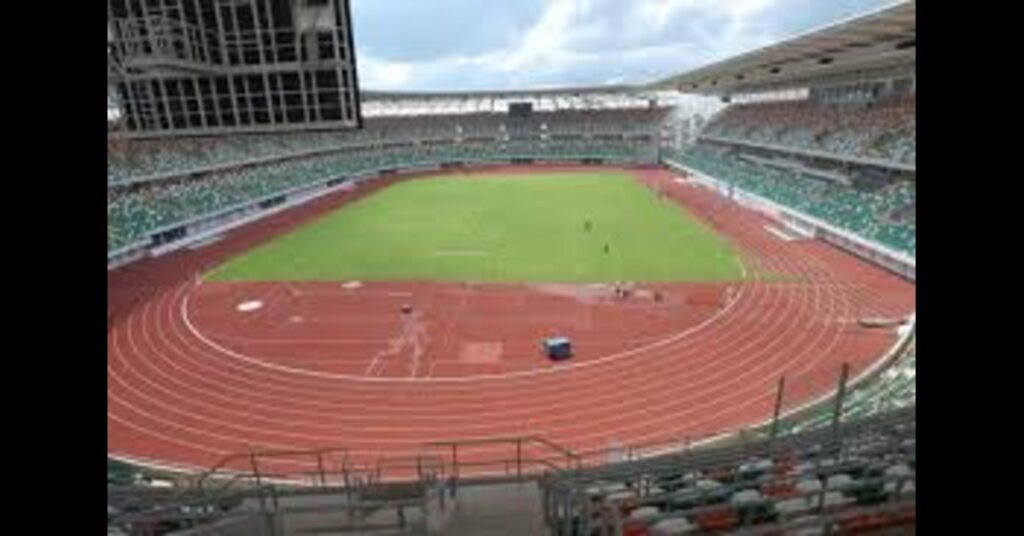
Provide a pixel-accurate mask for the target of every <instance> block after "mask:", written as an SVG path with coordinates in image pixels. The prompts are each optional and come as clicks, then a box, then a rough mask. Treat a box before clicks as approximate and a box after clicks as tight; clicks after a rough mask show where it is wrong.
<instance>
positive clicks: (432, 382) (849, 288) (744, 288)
mask: <svg viewBox="0 0 1024 536" xmlns="http://www.w3.org/2000/svg"><path fill="white" fill-rule="evenodd" d="M531 169H536V168H531ZM633 173H634V175H635V176H636V177H637V180H640V181H644V182H646V183H649V184H656V185H660V187H661V188H662V189H664V190H665V191H666V193H667V195H668V196H669V198H671V199H672V200H675V201H676V202H678V203H680V204H681V205H684V206H685V207H687V209H688V210H689V211H690V212H691V213H693V214H695V215H697V216H698V217H700V218H702V219H703V220H704V221H705V222H706V223H708V224H709V225H711V226H713V227H715V228H716V229H717V230H718V231H719V232H720V233H721V234H723V235H724V236H726V237H727V238H729V239H730V240H732V242H733V243H734V244H735V246H736V247H737V248H739V249H740V250H741V251H742V256H743V259H744V264H745V268H746V271H747V278H746V279H745V280H744V281H742V282H737V283H735V284H734V285H733V286H734V291H735V293H734V299H733V300H732V301H731V302H730V303H729V304H728V305H725V306H724V308H716V309H715V310H714V311H710V310H709V311H704V312H701V313H700V314H694V315H691V316H690V317H685V315H681V318H683V319H682V320H680V321H679V322H677V323H672V322H663V323H661V324H658V326H657V329H654V328H651V322H650V319H649V318H650V317H649V316H648V315H634V314H633V312H631V310H630V309H628V307H629V306H628V305H622V306H621V307H620V308H619V310H618V311H617V312H615V311H612V312H608V309H609V307H612V308H613V309H614V306H609V305H608V304H602V305H601V306H600V307H602V308H603V309H602V310H603V311H605V312H606V315H608V316H607V318H608V319H607V320H606V321H605V323H604V324H601V325H599V326H597V328H595V329H593V330H591V331H585V330H584V331H583V332H582V334H581V335H576V336H575V338H576V344H577V345H579V346H580V347H587V343H588V339H587V336H590V337H591V339H592V340H593V341H594V342H595V345H596V347H597V348H599V349H600V350H599V351H592V352H591V353H592V354H594V355H591V356H589V359H582V360H580V361H578V362H576V363H574V364H573V365H572V366H568V367H555V368H549V369H544V370H534V369H532V368H529V369H528V368H523V367H517V368H514V370H512V372H513V373H512V374H502V373H503V372H509V370H510V369H498V370H497V372H498V373H497V374H482V375H476V376H473V375H462V376H460V372H459V370H460V369H459V368H458V367H454V368H451V367H449V369H447V372H445V373H442V374H434V375H430V374H429V373H430V372H431V370H428V369H431V368H432V367H426V366H425V368H420V369H418V371H414V373H413V374H411V375H403V374H402V373H400V372H399V371H398V369H397V368H392V369H390V372H387V373H384V374H369V375H360V374H357V373H352V371H356V370H359V371H366V372H368V373H369V372H375V371H374V370H373V369H372V368H366V364H367V363H368V362H369V359H370V357H369V356H370V355H371V354H369V353H367V352H366V348H365V347H361V346H357V347H356V348H358V351H359V352H358V353H359V355H360V356H364V357H362V359H363V361H362V362H359V361H356V362H355V363H356V365H355V366H353V367H350V368H348V369H346V368H344V367H342V368H340V369H339V368H330V367H318V366H317V365H316V362H315V360H311V361H299V362H298V363H299V365H298V366H288V364H287V363H286V362H282V361H280V360H278V361H274V360H272V359H269V358H266V359H265V358H264V357H267V356H258V355H257V357H258V359H249V358H248V357H250V356H252V355H256V354H259V352H260V351H261V348H262V347H260V345H252V344H247V343H245V342H242V343H239V344H237V345H235V346H233V347H230V348H229V347H226V346H225V345H224V344H220V343H224V342H226V341H227V340H228V339H229V338H230V337H224V334H223V333H221V334H220V335H221V338H220V339H218V341H219V342H215V341H214V338H216V337H213V336H206V335H204V332H206V331H210V332H213V331H218V330H219V331H223V330H226V329H238V330H241V329H242V327H241V325H240V324H239V325H238V326H230V325H223V324H215V325H214V324H210V321H209V319H207V321H206V324H203V325H202V326H200V327H197V322H198V320H199V319H201V318H202V317H203V309H202V308H199V309H196V306H195V304H196V303H201V302H202V292H203V291H204V287H206V286H207V285H208V283H201V284H200V283H199V282H198V279H197V277H196V276H197V274H199V273H202V272H203V271H204V270H206V269H208V268H210V267H211V266H212V265H214V264H216V263H218V262H221V261H222V260H224V259H226V258H228V257H230V256H232V255H235V254H238V253H240V252H242V251H245V250H246V249H249V248H251V247H253V246H254V245H256V244H258V243H260V242H261V241H264V240H266V239H268V238H269V237H272V236H275V235H277V234H279V233H281V232H283V231H286V230H288V229H291V228H294V227H295V226H296V225H298V224H301V223H302V222H305V221H309V220H311V219H313V218H315V217H317V216H318V215H320V214H323V213H324V212H326V211H329V210H332V209H334V208H336V207H338V206H340V205H342V204H344V203H347V202H351V201H352V200H353V199H355V198H358V197H360V196H362V195H366V194H367V193H368V192H371V191H373V190H375V189H377V188H380V187H383V186H386V185H387V184H388V183H389V182H391V181H392V180H395V179H389V180H382V181H378V182H377V183H376V184H374V185H372V186H369V187H364V188H362V189H360V190H358V191H356V192H345V193H339V194H332V195H331V196H328V197H326V198H322V199H319V200H316V201H314V202H312V203H310V204H308V205H306V206H303V207H300V208H297V209H292V210H290V211H286V212H284V213H281V214H278V215H276V216H274V217H271V218H268V219H266V220H263V221H261V222H258V223H255V224H252V225H249V226H246V227H243V228H241V229H236V230H235V231H232V232H231V233H230V234H229V235H228V236H226V237H225V238H224V239H222V240H220V241H218V242H216V243H214V244H212V245H209V246H206V247H204V248H201V249H196V250H183V251H180V252H176V253H173V254H170V255H168V256H166V257H163V258H159V259H150V260H145V261H142V262H139V263H136V264H132V265H129V266H127V267H123V268H121V269H119V270H116V271H113V272H111V273H110V274H109V276H108V319H109V322H108V358H107V377H108V382H107V383H108V387H107V404H108V419H107V422H108V432H107V437H108V452H109V453H110V454H111V455H114V456H120V457H125V458H131V459H134V460H136V461H147V462H151V463H159V464H166V465H174V466H181V467H191V468H201V467H209V466H211V465H213V464H214V463H216V462H217V461H218V460H219V459H220V458H221V457H223V456H224V455H226V454H230V453H238V452H246V451H248V450H250V449H309V448H324V447H338V446H344V447H347V448H348V449H350V451H351V452H352V454H353V456H354V458H355V459H356V460H357V461H362V462H370V461H372V460H374V459H377V458H378V457H379V456H403V455H414V454H417V453H420V452H423V449H422V447H421V445H422V444H423V443H425V442H429V441H436V440H455V439H463V438H480V437H495V436H506V437H507V436H516V435H539V436H542V437H545V438H547V439H549V440H551V441H554V442H556V443H558V444H561V445H564V446H566V447H569V448H572V449H573V450H575V451H577V452H597V451H601V450H603V449H607V448H608V447H609V446H611V445H639V444H658V443H666V442H675V441H680V440H681V439H682V438H684V437H687V438H698V437H705V436H708V435H712V434H715V433H720V432H723V431H727V430H734V429H738V428H740V427H743V426H747V425H750V424H753V423H756V422H760V421H762V420H764V419H765V418H767V417H769V416H770V414H771V410H772V404H773V400H774V396H775V387H776V383H777V381H778V378H779V377H780V375H783V374H784V375H785V376H786V382H787V393H786V405H787V407H795V406H797V405H799V404H802V403H805V402H808V401H810V400H812V399H814V398H816V397H818V396H821V395H823V394H826V393H827V392H828V391H829V390H830V389H832V388H833V387H834V385H835V380H836V377H837V374H838V372H839V369H840V366H841V364H842V363H843V362H848V363H849V364H850V365H851V369H852V370H851V372H852V374H853V375H854V376H855V375H856V374H857V373H859V372H861V371H863V370H864V369H865V368H867V367H868V366H870V365H871V364H872V363H873V362H874V361H875V360H877V359H878V358H879V357H880V356H881V355H882V353H883V352H884V351H885V350H886V349H887V348H889V347H890V346H891V345H892V344H893V343H894V342H895V340H896V335H895V333H894V332H893V331H890V330H877V329H874V330H869V329H865V328H862V327H860V326H859V325H858V324H857V323H856V319H858V318H863V317H894V316H900V315H906V314H908V313H910V312H912V311H913V310H914V306H915V305H914V303H915V299H914V286H913V285H912V284H911V283H908V282H906V281H904V280H902V279H900V278H898V277H896V276H893V275H891V274H889V273H888V272H885V271H883V270H881V269H879V268H876V267H874V266H872V265H869V264H866V263H864V262H862V261H860V260H858V259H856V258H854V257H852V256H849V255H847V254H844V253H842V252H840V251H838V250H836V249H835V248H832V247H831V246H828V245H826V244H824V243H821V242H817V241H813V242H808V241H799V242H784V241H782V240H781V239H780V238H778V237H777V236H775V235H773V234H771V233H769V232H767V231H765V229H764V226H765V225H767V224H768V223H769V222H768V221H767V220H766V219H764V217H762V216H761V215H758V214H755V213H752V212H750V211H747V210H744V209H741V208H738V207H733V206H729V205H724V204H723V203H722V202H721V201H720V200H719V199H718V198H717V197H716V195H715V194H712V193H710V192H709V191H707V190H705V189H703V188H699V187H696V186H693V185H689V184H679V183H677V182H674V181H673V180H672V178H673V177H674V175H672V174H670V173H669V172H666V171H661V170H636V171H633ZM766 274H771V275H770V276H767V277H766V276H765V275H766ZM207 288H208V287H207ZM374 288H376V287H374ZM383 288H388V287H383ZM402 288H403V289H404V291H407V292H410V293H411V294H412V295H413V296H417V295H424V296H426V295H429V296H432V298H430V299H423V300H420V301H416V303H417V305H418V306H422V307H423V308H425V309H426V310H427V312H426V313H425V314H428V315H429V314H432V313H431V310H432V309H434V308H437V309H439V310H445V309H446V308H447V307H449V305H448V304H449V303H450V300H449V301H446V300H444V299H439V298H436V295H438V294H439V293H438V292H437V290H436V289H431V288H430V287H426V286H421V287H417V286H415V285H412V286H410V285H405V286H403V287H402ZM449 290H450V292H449V294H451V295H452V296H457V295H459V292H461V293H462V294H461V295H462V296H463V297H464V296H465V295H466V294H467V293H469V294H473V293H474V292H475V291H473V290H468V291H467V290H465V289H461V291H459V290H455V289H449ZM495 292H497V294H495V295H497V296H505V294H509V292H507V291H506V293H505V294H502V293H501V292H500V291H495ZM518 292H522V293H527V292H529V291H528V290H525V289H524V290H521V291H515V292H512V293H511V294H509V295H508V296H507V297H508V299H509V300H510V301H511V302H516V303H520V304H521V303H529V302H528V301H525V302H524V301H523V300H524V299H525V298H522V297H520V298H516V297H515V294H517V293H518ZM441 294H443V293H441ZM478 294H480V295H490V294H488V293H487V291H485V290H481V291H479V292H478ZM365 296H369V294H367V295H365ZM403 299H405V298H403ZM412 299H415V298H412ZM190 300H191V303H190ZM367 300H369V302H370V303H367ZM517 300H518V301H517ZM372 301H373V300H372V299H371V298H366V297H364V298H362V303H361V304H360V307H361V308H366V307H369V308H370V309H371V310H372V307H373V305H372ZM393 301H394V300H393V299H392V300H390V301H389V302H388V307H389V310H393V309H390V308H391V307H392V305H393ZM335 306H336V304H335ZM309 312H310V313H313V314H315V311H309ZM349 312H351V311H349ZM527 312H528V311H527ZM566 314H575V313H571V312H567V313H566ZM588 314H589V313H588ZM441 316H443V317H444V318H445V319H447V323H441V324H430V323H428V324H427V325H426V326H427V327H426V329H427V330H428V331H429V330H431V329H433V330H438V329H441V328H442V327H443V328H444V333H443V334H440V335H438V336H436V337H433V338H432V340H438V341H442V342H439V343H437V344H433V345H430V344H428V345H427V347H426V348H425V349H424V352H425V354H426V355H431V356H434V358H435V359H436V360H437V361H438V362H440V363H443V362H444V361H445V359H446V357H448V356H445V355H443V354H445V353H451V352H454V351H455V348H457V347H458V342H459V340H461V339H469V340H479V339H480V335H479V332H480V329H477V330H476V333H477V334H476V335H474V336H471V335H468V334H466V332H465V331H464V330H463V331H460V327H459V326H460V324H467V325H468V324H470V322H469V321H468V320H469V319H473V318H479V315H470V316H469V317H453V316H451V315H448V316H445V315H441ZM528 317H529V315H528V314H526V315H521V316H520V320H519V321H517V320H516V316H515V315H512V316H510V317H509V318H508V319H507V322H504V323H503V324H504V326H503V327H499V326H487V327H486V329H492V330H499V331H501V333H502V334H503V335H501V338H502V339H503V340H515V339H517V338H520V336H521V339H522V340H524V341H527V343H528V346H529V347H530V348H531V349H533V351H535V346H536V343H537V338H536V329H537V327H536V325H534V326H533V327H532V328H530V327H527V319H528ZM459 318H463V319H466V321H465V322H461V323H460V321H459V320H458V319H459ZM631 318H632V320H631ZM613 326H615V328H614V337H604V339H601V337H600V333H602V332H603V331H605V330H603V329H602V328H607V329H608V330H611V329H613ZM590 327H594V326H593V325H591V326H590ZM478 328H479V326H478ZM396 329H399V327H398V324H397V323H395V322H391V323H390V324H388V323H387V322H379V323H376V324H374V325H373V326H371V327H368V328H367V331H368V332H372V333H370V335H371V336H368V339H371V343H372V342H373V340H377V339H379V340H377V342H378V344H379V343H380V342H381V341H386V340H388V337H392V336H393V335H394V333H393V332H394V331H395V330H396ZM652 329H654V330H653V331H652ZM502 330H503V331H502ZM630 332H633V333H636V334H641V335H642V336H637V337H633V338H631V337H630V336H629V334H630ZM609 333H610V332H609ZM309 335H310V336H314V335H315V333H313V332H309ZM375 337H376V339H375ZM241 340H243V341H244V340H245V339H244V338H242V339H241ZM614 340H619V341H620V344H618V345H616V344H614ZM621 341H635V343H631V344H633V346H632V347H631V348H630V347H629V346H630V344H626V345H625V346H623V344H621ZM298 346H301V345H296V347H298ZM524 348H525V347H524ZM591 348H593V346H592V347H591ZM275 350H276V353H275V352H270V353H269V354H275V355H277V356H278V357H280V354H281V352H280V350H281V347H278V348H275ZM523 351H525V350H522V349H520V348H518V347H516V346H514V345H512V346H509V347H507V348H506V353H508V354H511V356H510V357H514V356H516V355H520V354H522V352H523ZM299 353H300V354H301V352H299ZM269 354H268V356H269ZM598 354H600V355H598ZM613 354H614V355H613ZM449 359H450V358H449ZM388 366H391V365H388V364H384V365H381V367H383V368H387V367H388ZM538 454H539V453H538ZM302 463H306V462H302Z"/></svg>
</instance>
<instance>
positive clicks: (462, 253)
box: [434, 249, 490, 257]
mask: <svg viewBox="0 0 1024 536" xmlns="http://www.w3.org/2000/svg"><path fill="white" fill-rule="evenodd" d="M434 255H440V256H443V257H486V256H488V255H490V253H488V252H486V251H484V250H482V249H440V250H437V251H435V252H434Z"/></svg>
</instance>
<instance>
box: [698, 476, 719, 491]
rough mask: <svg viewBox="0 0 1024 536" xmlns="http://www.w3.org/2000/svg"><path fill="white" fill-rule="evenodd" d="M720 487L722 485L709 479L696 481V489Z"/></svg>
mask: <svg viewBox="0 0 1024 536" xmlns="http://www.w3.org/2000/svg"><path fill="white" fill-rule="evenodd" d="M720 487H722V483H721V482H719V481H717V480H712V479H710V478H702V479H700V480H698V481H697V489H715V488H720Z"/></svg>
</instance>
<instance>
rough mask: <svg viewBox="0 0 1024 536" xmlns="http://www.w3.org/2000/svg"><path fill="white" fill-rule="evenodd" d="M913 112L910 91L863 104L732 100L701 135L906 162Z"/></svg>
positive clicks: (912, 141)
mask: <svg viewBox="0 0 1024 536" xmlns="http://www.w3.org/2000/svg"><path fill="white" fill-rule="evenodd" d="M916 117H917V116H916V99H915V97H914V96H913V95H911V96H907V97H901V98H896V99H891V100H885V101H881V102H877V103H873V104H868V105H863V104H857V105H855V104H841V105H840V104H821V103H815V102H810V101H806V100H804V101H787V102H762V103H751V104H735V105H732V106H729V107H727V108H725V109H724V110H722V112H720V113H719V114H718V115H716V116H715V117H714V118H713V119H712V120H711V122H710V123H708V125H707V127H706V128H705V129H704V131H703V132H702V135H704V136H711V137H715V138H720V139H726V140H737V141H746V142H754V143H762V144H770V145H780V146H785V147H792V148H796V149H804V150H812V151H823V152H826V153H832V154H837V155H842V156H847V157H859V158H873V159H878V160H886V161H891V162H897V163H902V164H911V165H912V164H914V163H915V161H916V158H917V153H916V139H917V121H916Z"/></svg>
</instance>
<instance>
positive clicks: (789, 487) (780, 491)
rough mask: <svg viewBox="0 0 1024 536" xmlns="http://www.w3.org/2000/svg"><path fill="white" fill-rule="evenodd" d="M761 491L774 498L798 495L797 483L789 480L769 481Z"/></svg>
mask: <svg viewBox="0 0 1024 536" xmlns="http://www.w3.org/2000/svg"><path fill="white" fill-rule="evenodd" d="M761 492H762V493H764V494H765V496H767V497H771V498H773V499H785V498H787V497H792V496H793V495H796V485H794V484H793V482H792V481H789V480H784V481H781V482H769V483H767V484H765V485H764V486H762V487H761Z"/></svg>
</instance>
